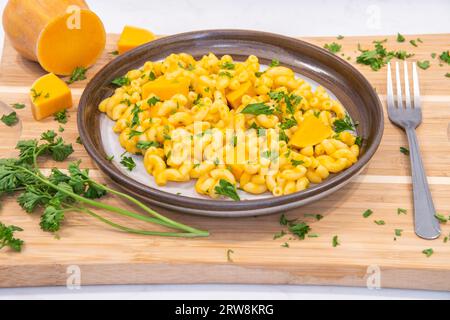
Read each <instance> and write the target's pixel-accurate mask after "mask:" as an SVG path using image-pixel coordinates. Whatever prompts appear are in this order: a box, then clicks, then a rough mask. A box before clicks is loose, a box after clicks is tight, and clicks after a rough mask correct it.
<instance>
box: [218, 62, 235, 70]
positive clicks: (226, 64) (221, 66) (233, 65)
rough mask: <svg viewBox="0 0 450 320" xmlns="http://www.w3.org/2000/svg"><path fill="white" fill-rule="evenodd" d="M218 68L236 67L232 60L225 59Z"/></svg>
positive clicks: (232, 68)
mask: <svg viewBox="0 0 450 320" xmlns="http://www.w3.org/2000/svg"><path fill="white" fill-rule="evenodd" d="M220 68H222V69H226V70H234V68H236V65H235V64H234V63H232V62H229V61H226V62H224V63H222V64H221V65H220Z"/></svg>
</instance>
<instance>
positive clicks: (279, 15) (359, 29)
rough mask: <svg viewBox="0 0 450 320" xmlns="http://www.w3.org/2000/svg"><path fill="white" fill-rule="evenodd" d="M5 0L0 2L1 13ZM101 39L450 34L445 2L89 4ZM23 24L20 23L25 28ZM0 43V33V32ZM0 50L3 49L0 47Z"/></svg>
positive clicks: (159, 292) (162, 288)
mask: <svg viewBox="0 0 450 320" xmlns="http://www.w3.org/2000/svg"><path fill="white" fill-rule="evenodd" d="M6 2H7V1H6V0H0V7H1V8H3V7H4V6H5V4H6ZM88 3H90V5H91V8H92V9H93V10H94V11H95V12H96V13H97V14H99V16H100V17H101V19H102V20H103V22H104V23H105V26H106V29H107V31H108V32H115V33H119V32H120V31H121V29H122V27H123V25H124V24H125V23H129V24H132V25H135V26H141V27H145V28H148V29H150V30H152V31H153V32H155V33H157V34H173V33H179V32H186V31H192V30H199V29H213V28H240V29H255V30H262V31H271V32H277V33H281V34H285V35H305V36H320V35H324V36H326V35H338V34H342V35H383V34H396V33H397V32H401V33H403V34H414V33H448V32H450V19H449V18H448V14H449V12H450V1H449V0H428V1H423V0H398V1H387V0H384V1H383V0H378V1H376V0H372V1H370V0H358V1H356V0H340V1H339V0H338V1H336V0H314V1H300V0H279V1H273V0H240V1H236V0H233V1H230V0H213V1H211V0H164V1H147V0H114V1H111V0H95V1H93V0H91V1H89V0H88ZM24 22H25V21H24ZM0 29H1V30H0V44H2V43H3V37H4V36H3V29H2V28H1V26H0ZM2 47H3V46H2ZM0 50H1V49H0ZM101 298H105V299H450V293H449V292H432V291H418V290H394V289H380V290H369V289H366V288H348V287H331V286H327V287H313V286H292V285H289V286H288V285H277V286H275V285H133V286H131V285H129V286H85V287H84V286H82V287H81V289H79V290H69V289H67V288H56V287H55V288H53V287H48V288H20V289H0V299H101Z"/></svg>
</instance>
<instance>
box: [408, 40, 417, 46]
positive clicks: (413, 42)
mask: <svg viewBox="0 0 450 320" xmlns="http://www.w3.org/2000/svg"><path fill="white" fill-rule="evenodd" d="M409 43H411V45H413V46H414V47H417V43H416V40H409Z"/></svg>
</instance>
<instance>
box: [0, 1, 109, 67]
mask: <svg viewBox="0 0 450 320" xmlns="http://www.w3.org/2000/svg"><path fill="white" fill-rule="evenodd" d="M3 27H4V29H5V33H6V35H7V37H8V39H9V40H10V42H11V43H12V45H13V46H14V48H15V49H16V50H17V51H18V52H19V53H20V54H21V55H23V56H24V57H25V58H27V59H30V60H33V61H37V62H39V64H40V65H41V66H42V68H43V69H45V70H46V71H48V72H52V73H55V74H58V75H70V74H71V73H72V71H73V70H74V69H75V68H76V67H84V68H87V67H90V66H91V65H93V64H94V63H95V62H96V61H97V59H98V58H99V57H100V55H101V54H102V52H103V50H104V48H105V44H106V32H105V28H104V27H103V23H102V22H101V20H100V18H99V17H98V16H97V15H96V14H95V13H94V12H92V11H90V10H89V7H88V6H87V4H86V2H85V1H84V0H40V1H30V0H9V1H8V4H7V5H6V7H5V10H4V12H3Z"/></svg>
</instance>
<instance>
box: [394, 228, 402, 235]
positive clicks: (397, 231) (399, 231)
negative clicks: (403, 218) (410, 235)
mask: <svg viewBox="0 0 450 320" xmlns="http://www.w3.org/2000/svg"><path fill="white" fill-rule="evenodd" d="M402 232H403V230H402V229H395V236H396V237H401V236H402Z"/></svg>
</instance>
